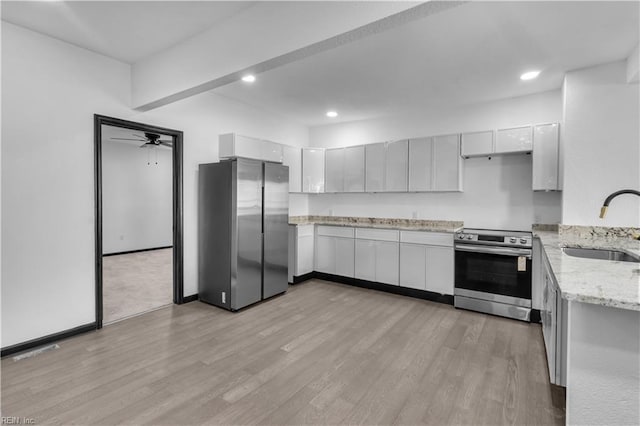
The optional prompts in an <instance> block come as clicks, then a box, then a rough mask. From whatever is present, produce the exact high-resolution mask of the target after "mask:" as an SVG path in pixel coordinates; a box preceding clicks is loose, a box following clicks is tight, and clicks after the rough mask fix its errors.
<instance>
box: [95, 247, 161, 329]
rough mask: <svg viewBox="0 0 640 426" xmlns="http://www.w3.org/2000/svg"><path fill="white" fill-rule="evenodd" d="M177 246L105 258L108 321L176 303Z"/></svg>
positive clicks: (104, 295) (105, 318) (104, 293)
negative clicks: (174, 276) (174, 295)
mask: <svg viewBox="0 0 640 426" xmlns="http://www.w3.org/2000/svg"><path fill="white" fill-rule="evenodd" d="M172 256H173V249H172V248H165V249H158V250H149V251H142V252H137V253H127V254H117V255H113V256H104V257H103V258H102V265H103V270H102V303H103V318H102V321H103V323H104V324H108V323H111V322H114V321H119V320H121V319H124V318H128V317H130V316H133V315H139V314H141V313H143V312H148V311H152V310H154V309H158V308H159V307H161V306H166V305H170V304H172V303H173V257H172Z"/></svg>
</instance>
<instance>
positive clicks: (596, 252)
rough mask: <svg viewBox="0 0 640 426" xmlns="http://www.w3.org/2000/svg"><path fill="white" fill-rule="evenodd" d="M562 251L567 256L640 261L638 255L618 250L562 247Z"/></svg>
mask: <svg viewBox="0 0 640 426" xmlns="http://www.w3.org/2000/svg"><path fill="white" fill-rule="evenodd" d="M562 251H563V252H565V253H566V254H568V255H569V256H574V257H584V258H586V259H601V260H613V261H616V262H640V257H639V256H634V255H632V254H629V253H625V252H623V251H619V250H607V249H591V248H581V247H564V248H563V249H562Z"/></svg>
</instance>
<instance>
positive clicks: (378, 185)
mask: <svg viewBox="0 0 640 426" xmlns="http://www.w3.org/2000/svg"><path fill="white" fill-rule="evenodd" d="M385 151H386V148H385V144H384V143H374V144H370V145H365V165H364V174H365V187H364V188H365V191H367V192H380V191H383V190H384V170H385Z"/></svg>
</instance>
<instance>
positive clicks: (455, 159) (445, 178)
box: [409, 134, 462, 191]
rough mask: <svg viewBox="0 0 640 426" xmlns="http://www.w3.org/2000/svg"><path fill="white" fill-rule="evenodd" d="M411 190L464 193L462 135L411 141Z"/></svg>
mask: <svg viewBox="0 0 640 426" xmlns="http://www.w3.org/2000/svg"><path fill="white" fill-rule="evenodd" d="M409 191H462V157H461V156H460V135H457V134H456V135H446V136H434V137H430V138H416V139H411V140H410V141H409Z"/></svg>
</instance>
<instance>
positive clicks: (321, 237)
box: [315, 225, 355, 278]
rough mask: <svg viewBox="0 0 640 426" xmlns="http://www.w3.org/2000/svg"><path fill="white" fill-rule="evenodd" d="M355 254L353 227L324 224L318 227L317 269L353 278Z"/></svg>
mask: <svg viewBox="0 0 640 426" xmlns="http://www.w3.org/2000/svg"><path fill="white" fill-rule="evenodd" d="M354 255H355V240H354V230H353V228H347V227H339V226H324V225H320V226H318V227H317V236H316V253H315V269H316V271H318V272H324V273H326V274H333V275H340V276H343V277H351V278H353V276H354V265H355V259H354Z"/></svg>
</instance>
